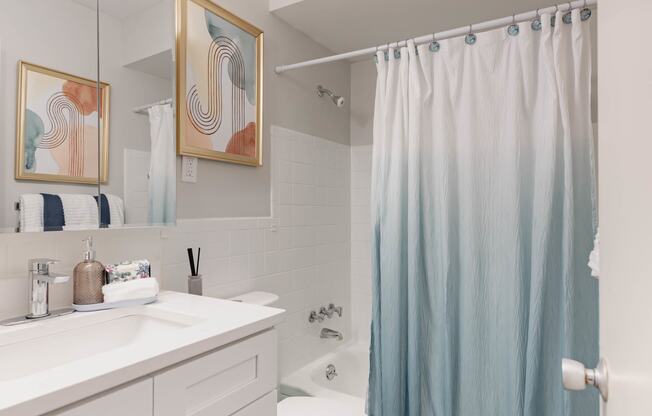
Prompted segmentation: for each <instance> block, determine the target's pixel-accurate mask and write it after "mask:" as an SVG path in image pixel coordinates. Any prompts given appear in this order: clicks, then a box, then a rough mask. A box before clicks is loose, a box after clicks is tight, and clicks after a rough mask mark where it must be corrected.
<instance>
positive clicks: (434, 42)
mask: <svg viewBox="0 0 652 416" xmlns="http://www.w3.org/2000/svg"><path fill="white" fill-rule="evenodd" d="M435 35H436V33H433V34H432V42H430V52H437V51H438V50H439V42H437V38H436V36H435Z"/></svg>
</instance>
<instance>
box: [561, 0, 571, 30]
mask: <svg viewBox="0 0 652 416" xmlns="http://www.w3.org/2000/svg"><path fill="white" fill-rule="evenodd" d="M562 20H563V21H564V23H566V24H567V25H568V24H571V23H572V22H573V4H572V3H571V2H570V1H569V2H568V12H567V13H566V14H564V17H562Z"/></svg>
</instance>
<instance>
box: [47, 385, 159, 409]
mask: <svg viewBox="0 0 652 416" xmlns="http://www.w3.org/2000/svg"><path fill="white" fill-rule="evenodd" d="M152 388H153V382H152V379H151V378H148V379H145V380H142V381H139V382H136V383H133V384H130V385H128V386H125V387H119V388H117V389H116V390H113V391H110V392H108V393H102V394H99V395H97V396H93V397H90V398H88V399H86V400H83V401H81V402H79V403H75V404H72V405H70V406H67V407H64V408H63V409H59V410H55V411H54V412H51V413H48V414H47V415H48V416H89V415H93V416H115V415H120V416H147V415H152V414H153V410H152Z"/></svg>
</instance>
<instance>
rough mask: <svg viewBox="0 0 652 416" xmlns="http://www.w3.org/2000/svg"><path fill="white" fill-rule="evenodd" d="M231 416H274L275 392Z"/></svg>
mask: <svg viewBox="0 0 652 416" xmlns="http://www.w3.org/2000/svg"><path fill="white" fill-rule="evenodd" d="M233 416H276V390H274V391H273V392H271V393H269V394H267V395H266V396H264V397H261V398H260V399H258V400H256V401H255V402H253V403H251V404H250V405H249V406H247V407H245V408H244V409H242V410H240V411H239V412H237V413H235V414H234V415H233ZM306 416H310V415H306Z"/></svg>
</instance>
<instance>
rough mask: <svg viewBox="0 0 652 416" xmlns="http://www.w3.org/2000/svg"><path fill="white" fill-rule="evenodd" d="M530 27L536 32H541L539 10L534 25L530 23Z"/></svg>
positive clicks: (533, 21)
mask: <svg viewBox="0 0 652 416" xmlns="http://www.w3.org/2000/svg"><path fill="white" fill-rule="evenodd" d="M530 27H531V28H532V30H534V31H535V32H536V31H539V30H541V15H540V14H539V9H537V14H536V16H534V19H533V20H532V23H530Z"/></svg>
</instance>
